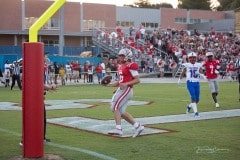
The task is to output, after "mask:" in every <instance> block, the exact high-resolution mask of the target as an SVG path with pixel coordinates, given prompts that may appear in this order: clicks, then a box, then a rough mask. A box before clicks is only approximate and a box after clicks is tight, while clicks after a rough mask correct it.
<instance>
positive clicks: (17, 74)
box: [11, 61, 22, 90]
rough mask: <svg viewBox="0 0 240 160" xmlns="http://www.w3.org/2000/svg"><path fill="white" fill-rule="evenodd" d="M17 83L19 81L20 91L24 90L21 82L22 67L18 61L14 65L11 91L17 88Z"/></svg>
mask: <svg viewBox="0 0 240 160" xmlns="http://www.w3.org/2000/svg"><path fill="white" fill-rule="evenodd" d="M15 81H17V84H18V87H19V89H20V90H22V83H21V80H20V66H19V63H18V62H17V61H15V62H14V64H13V73H12V85H11V90H12V89H13V87H14V86H15Z"/></svg>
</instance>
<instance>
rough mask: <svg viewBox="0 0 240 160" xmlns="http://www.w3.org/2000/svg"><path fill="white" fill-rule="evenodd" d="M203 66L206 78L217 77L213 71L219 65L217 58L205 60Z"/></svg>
mask: <svg viewBox="0 0 240 160" xmlns="http://www.w3.org/2000/svg"><path fill="white" fill-rule="evenodd" d="M203 66H204V67H205V71H206V76H207V78H208V79H214V78H217V74H216V73H215V70H216V69H217V67H218V66H219V61H218V60H212V61H206V62H205V63H204V64H203Z"/></svg>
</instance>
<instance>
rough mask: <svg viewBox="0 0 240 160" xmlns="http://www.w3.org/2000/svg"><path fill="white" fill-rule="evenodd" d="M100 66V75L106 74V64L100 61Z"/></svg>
mask: <svg viewBox="0 0 240 160" xmlns="http://www.w3.org/2000/svg"><path fill="white" fill-rule="evenodd" d="M101 66H102V77H105V75H106V65H105V63H104V62H102V63H101Z"/></svg>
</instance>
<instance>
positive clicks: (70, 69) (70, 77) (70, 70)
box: [65, 62, 72, 82]
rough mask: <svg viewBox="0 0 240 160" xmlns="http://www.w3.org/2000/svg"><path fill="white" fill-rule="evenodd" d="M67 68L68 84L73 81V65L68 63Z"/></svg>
mask: <svg viewBox="0 0 240 160" xmlns="http://www.w3.org/2000/svg"><path fill="white" fill-rule="evenodd" d="M65 68H66V82H67V80H68V78H69V80H70V82H71V80H72V66H71V64H70V63H69V62H68V63H67V64H66V65H65Z"/></svg>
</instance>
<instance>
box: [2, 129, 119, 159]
mask: <svg viewBox="0 0 240 160" xmlns="http://www.w3.org/2000/svg"><path fill="white" fill-rule="evenodd" d="M0 132H3V133H7V134H10V135H14V136H18V137H21V136H22V135H21V134H19V133H17V132H13V131H9V130H6V129H2V128H0ZM45 144H46V145H49V146H53V147H57V148H62V149H68V150H71V151H77V152H82V153H85V154H88V155H91V156H94V157H97V158H100V159H103V160H117V159H116V158H113V157H110V156H107V155H104V154H100V153H97V152H94V151H90V150H87V149H82V148H76V147H71V146H66V145H61V144H57V143H53V142H47V143H45Z"/></svg>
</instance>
